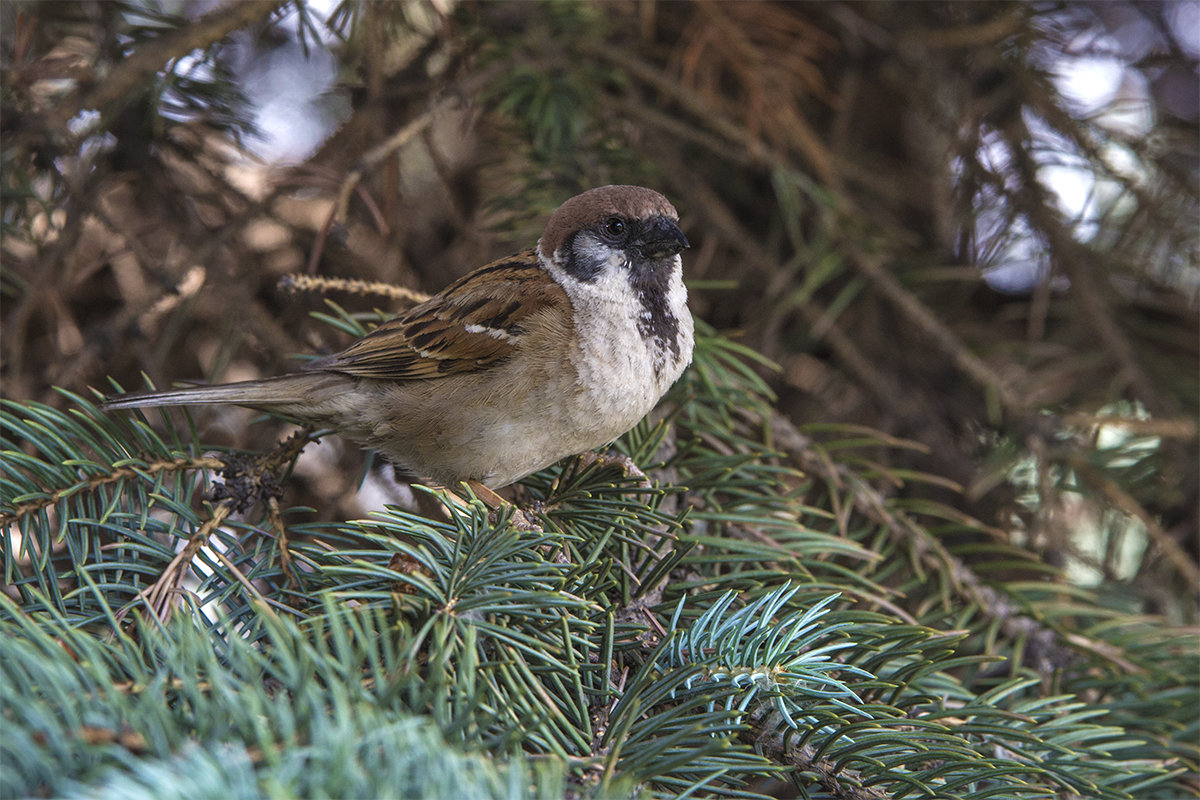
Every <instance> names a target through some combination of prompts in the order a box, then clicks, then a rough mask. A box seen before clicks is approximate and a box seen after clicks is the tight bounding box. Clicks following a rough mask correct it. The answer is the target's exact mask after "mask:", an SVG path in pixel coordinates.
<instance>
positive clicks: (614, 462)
mask: <svg viewBox="0 0 1200 800" xmlns="http://www.w3.org/2000/svg"><path fill="white" fill-rule="evenodd" d="M577 458H578V459H579V468H580V469H581V470H582V469H586V468H587V467H590V466H591V465H592V464H598V465H599V466H601V467H620V468H621V472H623V473H624V474H625V477H627V478H637V479H638V483H639V484H640V485H641V486H642V488H644V489H650V488H652V487H651V486H650V478H649V477H647V476H646V473H644V472H642V468H641V467H639V466H638V465H637V464H636V463H635V462H634V460H633V459H632V458H630V457H629V456H627V455H624V454H623V453H616V452H609V453H597V452H596V451H594V450H588V451H587V452H586V453H580V454H579V455H578V456H577Z"/></svg>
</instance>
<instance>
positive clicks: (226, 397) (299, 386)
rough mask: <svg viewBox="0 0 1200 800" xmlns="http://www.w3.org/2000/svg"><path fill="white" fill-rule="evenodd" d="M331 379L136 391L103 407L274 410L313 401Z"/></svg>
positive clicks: (306, 377) (296, 378)
mask: <svg viewBox="0 0 1200 800" xmlns="http://www.w3.org/2000/svg"><path fill="white" fill-rule="evenodd" d="M329 377H331V376H321V375H317V374H312V375H306V374H299V375H282V376H280V377H278V378H268V379H266V380H261V381H242V382H240V383H224V384H219V385H217V386H192V387H188V388H186V389H167V390H165V391H161V392H136V393H132V394H122V395H117V396H116V397H109V398H106V399H105V400H104V402H103V403H102V404H101V408H103V409H105V410H107V411H115V410H117V409H121V408H145V407H148V406H196V405H207V404H210V403H225V404H232V405H239V406H252V407H255V408H265V409H271V408H275V407H277V406H288V405H292V404H303V403H305V402H306V401H311V399H312V393H313V391H314V390H315V389H317V388H318V386H319V385H320V384H321V383H322V378H325V379H328V378H329Z"/></svg>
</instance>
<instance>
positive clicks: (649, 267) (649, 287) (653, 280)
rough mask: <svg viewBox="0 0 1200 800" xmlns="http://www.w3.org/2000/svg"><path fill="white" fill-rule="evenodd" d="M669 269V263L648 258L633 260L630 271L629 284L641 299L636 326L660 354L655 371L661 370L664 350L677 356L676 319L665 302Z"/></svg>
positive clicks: (677, 358)
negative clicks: (646, 259) (645, 259)
mask: <svg viewBox="0 0 1200 800" xmlns="http://www.w3.org/2000/svg"><path fill="white" fill-rule="evenodd" d="M670 280H671V271H670V268H669V266H668V265H666V264H661V263H655V262H650V261H635V262H634V264H633V268H632V269H631V270H630V272H629V284H630V286H632V287H633V290H634V291H635V292H637V296H638V300H639V301H640V302H641V306H642V308H641V312H640V313H639V314H638V320H637V328H638V333H640V334H641V335H642V336H643V337H644V338H646V339H647V340H649V341H652V342H654V345H655V350H656V352H657V353H658V355H659V356H660V358H659V359H656V361H655V364H654V371H655V373H660V372H662V368H663V367H664V366H665V365H666V361H667V358H666V354H667V353H668V352H669V353H670V354H671V359H670V360H671V361H672V363H674V362H677V361H678V360H679V320H678V318H676V316H675V315H674V314H672V313H671V306H670V305H669V304H668V302H667V292H668V289H669V286H670Z"/></svg>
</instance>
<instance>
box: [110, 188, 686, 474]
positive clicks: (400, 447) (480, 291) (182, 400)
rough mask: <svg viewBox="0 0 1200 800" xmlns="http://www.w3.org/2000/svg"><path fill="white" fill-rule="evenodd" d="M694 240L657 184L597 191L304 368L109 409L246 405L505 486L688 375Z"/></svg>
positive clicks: (650, 403) (595, 437)
mask: <svg viewBox="0 0 1200 800" xmlns="http://www.w3.org/2000/svg"><path fill="white" fill-rule="evenodd" d="M686 247H688V240H687V237H685V236H684V235H683V231H681V230H680V228H679V215H678V213H676V211H675V208H674V206H672V205H671V203H670V202H669V201H668V200H667V199H666V198H665V197H663V196H662V195H661V194H659V193H658V192H656V191H653V190H651V189H647V188H644V187H641V186H601V187H599V188H596V189H591V190H589V191H586V192H584V193H583V194H580V195H577V196H575V197H572V198H571V199H570V200H567V201H566V202H565V203H563V204H562V205H561V206H560V207H559V208H558V209H557V210H556V211H555V212H554V213H553V214H552V215H551V216H550V219H549V220H548V221H547V223H546V227H545V230H544V231H543V233H542V235H541V238H540V239H539V240H538V242H537V246H536V247H533V248H531V249H529V250H525V251H522V252H519V253H516V254H515V255H512V256H509V257H508V258H503V259H500V260H499V261H495V262H492V263H491V264H488V265H486V266H483V267H480V268H479V269H477V270H475V271H474V272H472V273H470V274H468V275H467V276H465V277H463V278H461V279H460V280H458V281H456V282H454V283H452V284H450V285H449V286H447V287H446V288H445V289H443V290H442V291H441V292H439V293H438V294H436V295H434V296H433V297H431V298H430V299H429V300H427V301H425V302H423V303H420V304H419V305H416V306H413V307H412V308H410V309H408V310H407V311H404V312H402V313H401V314H399V315H397V316H396V317H394V318H392V319H390V320H388V321H387V322H384V323H383V324H381V325H380V326H379V327H377V328H375V329H374V330H372V331H371V332H370V333H368V334H367V335H366V336H363V337H362V338H361V339H358V340H357V341H355V342H354V343H352V344H351V345H350V346H349V347H347V348H346V349H344V350H342V351H341V352H339V353H336V354H334V355H330V356H326V357H322V358H317V359H315V360H313V361H311V362H309V363H308V364H307V365H306V367H305V368H304V370H303V371H301V372H297V373H292V374H287V375H282V376H280V377H276V378H267V379H265V380H254V381H244V382H240V383H228V384H220V385H214V386H196V387H189V388H182V389H170V390H167V391H158V392H144V393H138V394H125V395H119V396H115V397H111V398H108V399H106V400H105V401H104V403H103V407H104V408H106V409H126V408H140V407H144V406H162V405H201V404H208V403H226V404H234V405H239V406H247V407H249V408H254V409H258V410H262V411H267V412H269V413H272V414H275V415H278V416H282V417H285V418H289V419H292V420H294V421H296V422H299V423H301V424H303V425H306V426H312V427H318V428H330V429H332V430H334V431H336V432H337V433H338V434H339V435H341V436H343V437H345V438H347V439H350V440H352V441H355V442H358V443H360V444H362V445H363V446H365V447H370V448H374V449H376V450H378V451H379V452H381V453H382V454H383V455H384V456H385V457H386V458H387V459H388V460H389V461H391V462H392V463H393V464H394V465H396V466H397V467H398V468H400V469H401V470H402V471H403V472H406V473H408V474H410V475H413V476H416V477H418V478H422V479H428V480H432V481H434V482H436V483H438V484H441V485H443V486H447V487H449V486H454V485H456V484H457V483H458V482H461V481H466V482H469V483H479V484H482V485H483V486H484V487H487V488H489V489H496V488H500V487H503V486H507V485H508V484H510V483H513V482H515V481H518V480H520V479H521V478H523V477H525V476H526V475H529V474H530V473H533V472H536V471H537V470H539V469H542V468H543V467H547V466H549V465H551V464H553V463H555V462H557V461H559V460H560V459H563V458H565V457H567V456H572V455H577V454H580V453H583V452H586V451H589V450H594V449H596V448H599V447H603V446H604V445H607V444H608V443H610V442H611V441H612V440H614V439H616V438H617V437H618V436H620V435H621V434H623V433H625V432H626V431H628V430H629V429H630V428H632V427H633V426H634V425H636V424H637V422H638V421H639V420H640V419H641V418H642V417H644V416H645V415H646V414H647V413H649V411H650V410H651V409H652V408H653V407H654V405H655V404H656V403H657V402H658V400H659V399H660V398H661V397H662V396H663V394H664V393H665V392H666V391H667V389H669V388H670V387H671V385H672V384H673V383H675V381H676V379H678V378H679V376H680V375H681V374H682V373H683V371H684V369H685V368H686V367H687V366H688V364H689V363H690V362H691V358H692V345H693V335H694V334H693V325H692V317H691V314H690V312H689V311H688V307H687V290H686V289H685V288H684V285H683V269H682V263H681V258H680V253H681V252H682V251H683V249H684V248H686Z"/></svg>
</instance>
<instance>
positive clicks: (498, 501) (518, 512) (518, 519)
mask: <svg viewBox="0 0 1200 800" xmlns="http://www.w3.org/2000/svg"><path fill="white" fill-rule="evenodd" d="M466 483H467V487H468V488H470V490H471V491H472V492H473V493H474V494H475V496H476V497H478V498H479V499H480V500H482V501H483V503H484V505H486V506H487V507H488V508H490V509H492V510H493V511H499V510H500V509H501V508H505V507H508V508H511V509H512V521H513V524H514V525H515V526H516V527H517V530H522V531H538V532H540V531H541V530H542V526H541V525H539V524H538V523H537V520H536V519H534V517H533V515H532V514H530V513H529V512H527V511H525V510H524V509H522V508H521V507H520V506H518V505H516V504H515V503H512V502H510V501H508V500H505V499H504V498H503V497H501V496H500V494H499V493H497V492H496V491H495V490H493V489H489V488H488V487H486V486H484V485H483V484H482V483H480V482H479V481H476V480H468V481H467V482H466ZM446 493H447V494H448V495H450V496H451V497H453V498H454V499H456V500H458V501H459V502H462V499H461V498H459V497H458V496H457V495H455V494H454V493H453V492H451V491H450V490H449V489H447V490H446ZM464 505H465V503H464Z"/></svg>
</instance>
